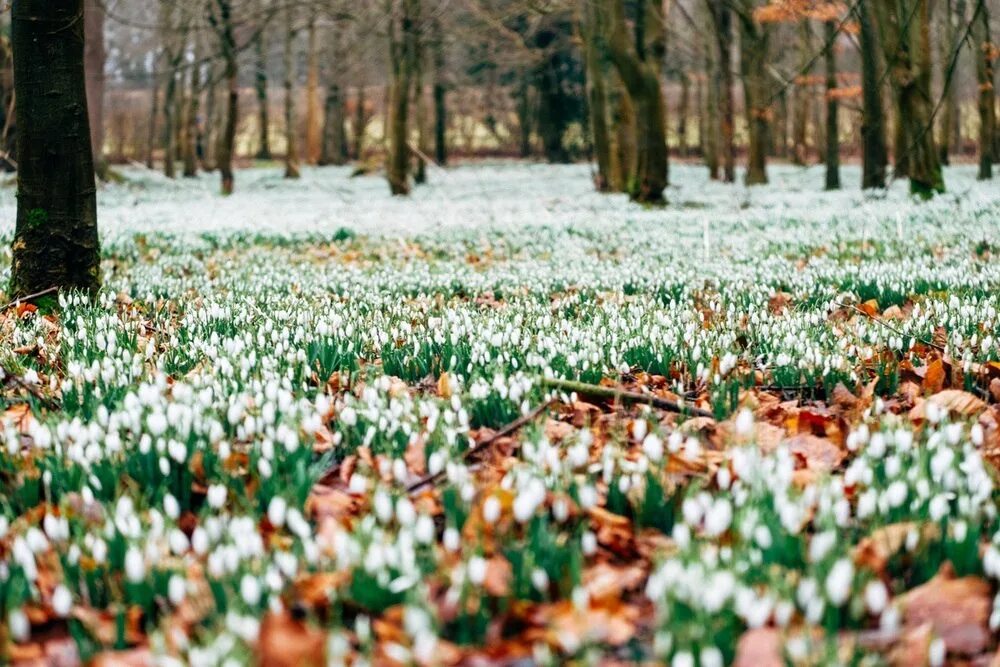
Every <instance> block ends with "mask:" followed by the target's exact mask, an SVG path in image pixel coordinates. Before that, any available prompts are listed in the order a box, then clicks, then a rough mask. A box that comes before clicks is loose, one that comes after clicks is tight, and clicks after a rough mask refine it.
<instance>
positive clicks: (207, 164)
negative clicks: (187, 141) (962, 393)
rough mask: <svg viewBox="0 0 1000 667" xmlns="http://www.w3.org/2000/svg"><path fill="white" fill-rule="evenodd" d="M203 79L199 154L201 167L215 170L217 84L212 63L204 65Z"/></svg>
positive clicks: (206, 169)
mask: <svg viewBox="0 0 1000 667" xmlns="http://www.w3.org/2000/svg"><path fill="white" fill-rule="evenodd" d="M205 81H206V83H207V90H206V91H205V122H204V124H203V127H202V131H201V132H202V139H201V141H202V150H201V153H202V154H201V155H200V156H199V157H200V159H201V168H202V169H204V170H205V171H213V170H215V158H216V155H217V151H216V148H217V147H218V144H219V142H218V138H217V137H216V134H217V130H216V128H218V126H219V124H218V123H217V122H216V115H217V113H216V107H217V106H218V105H216V103H215V102H216V97H217V96H218V95H217V91H218V85H216V83H215V81H214V73H213V67H212V64H211V63H209V64H208V66H207V67H206V72H205Z"/></svg>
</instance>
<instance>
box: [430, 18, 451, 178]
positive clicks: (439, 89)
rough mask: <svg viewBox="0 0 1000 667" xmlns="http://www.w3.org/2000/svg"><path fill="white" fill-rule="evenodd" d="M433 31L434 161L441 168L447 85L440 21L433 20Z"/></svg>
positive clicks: (445, 141)
mask: <svg viewBox="0 0 1000 667" xmlns="http://www.w3.org/2000/svg"><path fill="white" fill-rule="evenodd" d="M431 29H432V30H433V31H434V44H433V49H434V53H433V58H434V92H433V95H434V159H435V160H437V163H438V164H439V165H441V166H442V167H443V166H444V165H446V164H447V163H448V136H447V133H448V110H447V106H446V102H447V96H448V84H447V81H446V80H445V76H446V74H445V66H446V63H445V53H444V32H442V30H441V20H440V19H439V18H435V19H434V22H433V24H432V25H431Z"/></svg>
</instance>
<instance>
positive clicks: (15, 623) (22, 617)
mask: <svg viewBox="0 0 1000 667" xmlns="http://www.w3.org/2000/svg"><path fill="white" fill-rule="evenodd" d="M7 627H9V628H10V636H11V637H13V638H14V640H15V641H19V642H25V641H28V638H29V637H30V636H31V621H29V620H28V615H27V614H25V613H24V610H23V609H13V610H11V612H10V613H9V614H7Z"/></svg>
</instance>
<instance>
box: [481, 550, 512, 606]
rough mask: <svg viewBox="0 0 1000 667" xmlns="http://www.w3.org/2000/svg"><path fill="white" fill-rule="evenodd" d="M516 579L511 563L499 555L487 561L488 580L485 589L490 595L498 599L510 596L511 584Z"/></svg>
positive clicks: (485, 580)
mask: <svg viewBox="0 0 1000 667" xmlns="http://www.w3.org/2000/svg"><path fill="white" fill-rule="evenodd" d="M513 577H514V569H513V568H512V567H511V565H510V561H509V560H507V559H506V558H504V557H503V556H501V555H500V554H497V555H495V556H493V557H492V558H490V559H489V560H488V561H486V578H485V579H484V580H483V588H484V589H486V592H487V593H489V594H490V595H492V596H494V597H498V598H502V597H507V596H508V595H510V582H511V579H513Z"/></svg>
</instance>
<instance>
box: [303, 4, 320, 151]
mask: <svg viewBox="0 0 1000 667" xmlns="http://www.w3.org/2000/svg"><path fill="white" fill-rule="evenodd" d="M306 44H307V51H306V150H305V156H306V162H308V163H309V164H316V163H317V162H319V157H320V153H321V151H322V146H321V143H320V142H321V137H322V128H323V124H322V121H321V119H320V113H319V112H320V108H319V29H318V27H317V26H316V13H315V11H314V12H313V14H312V15H311V16H310V18H309V34H308V37H307V41H306Z"/></svg>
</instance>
